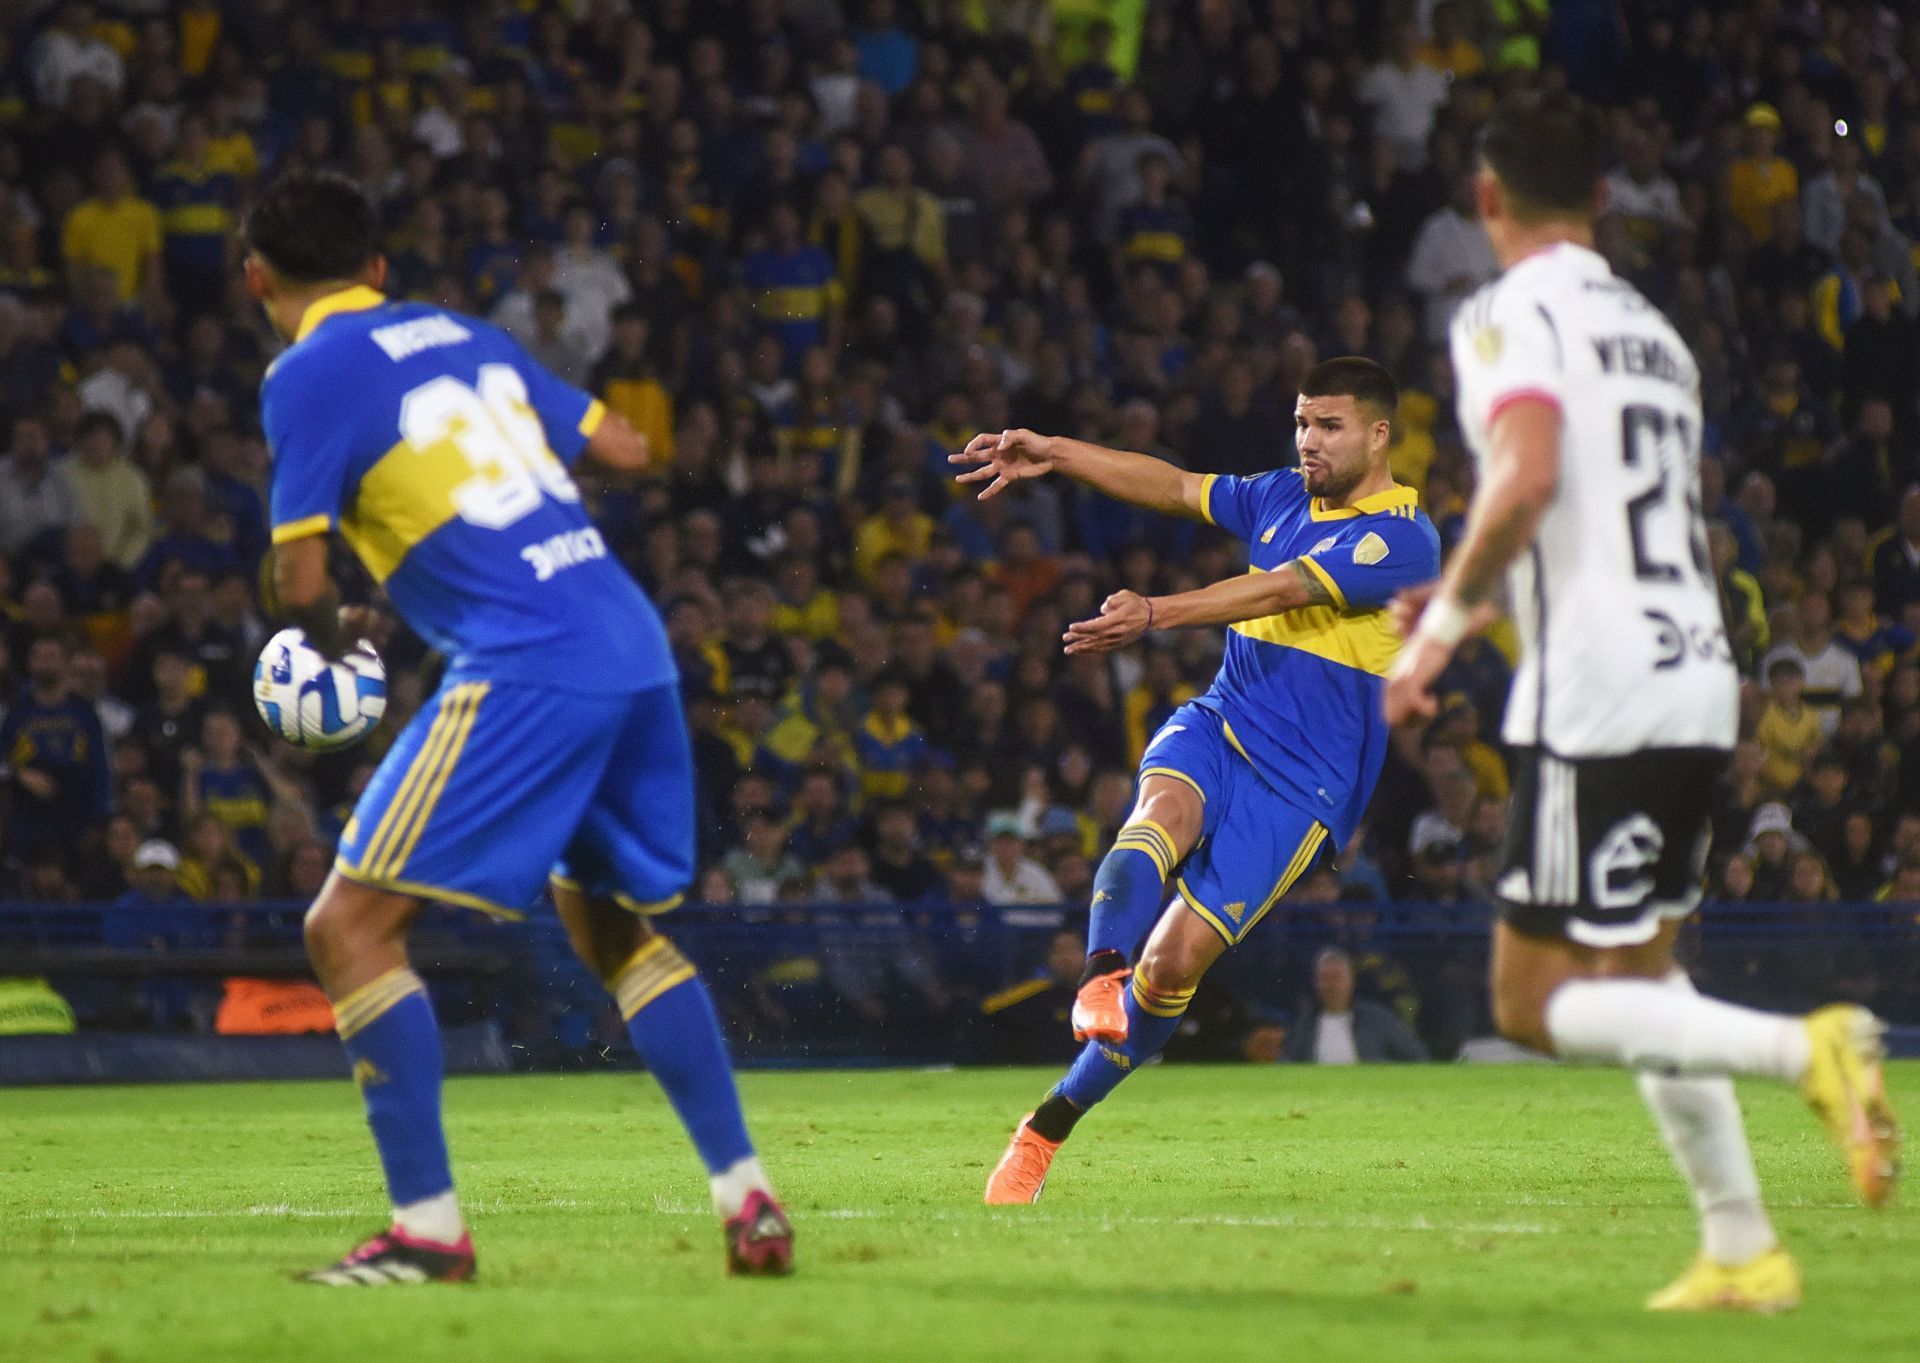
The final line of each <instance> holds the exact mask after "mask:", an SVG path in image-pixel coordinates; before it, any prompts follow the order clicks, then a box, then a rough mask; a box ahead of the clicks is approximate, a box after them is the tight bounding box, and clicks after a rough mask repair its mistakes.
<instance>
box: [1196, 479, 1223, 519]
mask: <svg viewBox="0 0 1920 1363" xmlns="http://www.w3.org/2000/svg"><path fill="white" fill-rule="evenodd" d="M1219 481H1220V475H1219V474H1217V473H1209V474H1208V475H1207V476H1206V477H1204V478H1202V479H1201V480H1200V515H1201V516H1202V517H1203V518H1204V519H1205V520H1206V522H1207V524H1208V525H1218V524H1220V522H1219V521H1216V520H1215V519H1214V518H1213V485H1214V484H1215V483H1217V482H1219Z"/></svg>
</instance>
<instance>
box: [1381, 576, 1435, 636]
mask: <svg viewBox="0 0 1920 1363" xmlns="http://www.w3.org/2000/svg"><path fill="white" fill-rule="evenodd" d="M1439 587H1440V584H1439V583H1438V582H1427V583H1423V584H1422V585H1420V586H1418V587H1406V588H1403V589H1402V590H1401V591H1398V592H1396V593H1394V597H1393V604H1392V605H1390V606H1388V607H1387V613H1388V615H1390V616H1391V617H1392V618H1393V627H1394V628H1395V629H1397V630H1399V631H1400V637H1401V638H1402V639H1411V638H1412V637H1413V630H1414V626H1416V625H1418V624H1419V623H1420V612H1421V611H1423V610H1425V609H1426V608H1427V602H1429V601H1431V600H1433V594H1434V592H1435V591H1437V590H1439Z"/></svg>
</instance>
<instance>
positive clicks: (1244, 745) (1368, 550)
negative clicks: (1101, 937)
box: [1128, 469, 1440, 942]
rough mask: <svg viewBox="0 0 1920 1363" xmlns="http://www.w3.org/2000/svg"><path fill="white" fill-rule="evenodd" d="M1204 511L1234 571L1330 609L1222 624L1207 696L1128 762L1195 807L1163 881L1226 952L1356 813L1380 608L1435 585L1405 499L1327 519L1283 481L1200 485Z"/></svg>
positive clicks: (1425, 526) (1382, 725) (1272, 477)
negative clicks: (1243, 563) (1234, 554)
mask: <svg viewBox="0 0 1920 1363" xmlns="http://www.w3.org/2000/svg"><path fill="white" fill-rule="evenodd" d="M1203 505H1204V508H1205V511H1206V515H1207V519H1208V520H1209V521H1210V522H1212V523H1213V524H1215V525H1217V526H1219V527H1220V528H1221V529H1223V530H1226V531H1228V532H1230V533H1231V534H1233V535H1235V536H1236V537H1238V538H1239V539H1242V540H1244V541H1246V543H1247V549H1248V559H1249V563H1250V568H1249V571H1251V572H1256V573H1263V572H1273V571H1275V570H1277V569H1281V568H1283V567H1284V566H1285V565H1286V564H1287V563H1288V562H1290V561H1291V560H1293V559H1296V558H1297V559H1301V560H1303V561H1304V562H1305V563H1306V565H1307V567H1308V570H1309V571H1311V572H1312V573H1313V575H1314V576H1315V577H1316V578H1317V579H1319V581H1320V583H1321V584H1322V585H1323V586H1324V587H1325V588H1326V589H1327V593H1328V595H1329V596H1331V597H1332V604H1330V605H1326V606H1307V607H1302V608H1300V609H1297V610H1290V611H1285V612H1282V613H1281V614H1278V615H1271V616H1267V617H1265V618H1264V619H1258V620H1249V621H1246V622H1243V623H1241V624H1237V625H1234V626H1233V627H1232V628H1231V629H1230V630H1229V632H1228V634H1227V651H1226V657H1225V659H1224V661H1223V662H1222V663H1221V666H1220V672H1219V675H1218V676H1216V677H1215V678H1214V682H1213V686H1212V687H1211V688H1210V689H1209V690H1207V691H1206V693H1205V694H1203V695H1200V696H1196V697H1195V698H1194V699H1193V700H1190V701H1188V702H1187V703H1186V704H1185V705H1183V706H1181V707H1180V708H1179V709H1178V710H1176V711H1174V712H1173V714H1172V715H1171V716H1169V717H1168V719H1167V722H1166V723H1165V724H1163V725H1162V726H1161V727H1160V731H1159V733H1157V734H1156V735H1155V736H1154V739H1153V741H1152V742H1151V743H1150V744H1148V745H1147V750H1146V753H1145V755H1144V756H1143V757H1142V759H1141V763H1140V775H1141V776H1142V777H1143V778H1144V777H1146V776H1149V775H1153V774H1156V773H1157V774H1160V775H1164V776H1170V777H1172V778H1174V779H1176V780H1179V781H1184V782H1185V783H1186V784H1188V785H1190V786H1192V787H1193V788H1194V789H1195V790H1196V791H1197V792H1198V793H1199V794H1200V796H1201V799H1202V801H1203V804H1202V811H1203V812H1202V831H1201V838H1200V842H1199V845H1198V846H1197V847H1196V848H1195V850H1194V851H1193V853H1192V854H1191V855H1190V856H1189V857H1188V858H1187V861H1186V864H1185V866H1184V867H1183V868H1182V869H1181V873H1180V875H1179V877H1178V883H1179V886H1180V890H1181V893H1182V895H1183V897H1184V898H1185V899H1186V901H1187V902H1188V904H1190V905H1191V906H1192V907H1193V909H1194V910H1195V911H1196V912H1197V913H1199V914H1200V916H1201V917H1202V918H1205V919H1206V920H1207V921H1208V922H1209V923H1211V924H1212V925H1213V927H1214V928H1215V929H1216V930H1217V931H1218V932H1219V933H1220V934H1221V935H1222V936H1224V937H1225V938H1226V939H1227V940H1228V941H1229V942H1237V941H1239V940H1240V939H1241V938H1242V937H1244V936H1245V935H1246V932H1247V930H1248V929H1250V928H1251V927H1252V926H1253V924H1254V923H1255V922H1257V921H1259V919H1260V917H1261V915H1262V914H1264V913H1266V912H1267V911H1268V910H1269V909H1271V908H1272V906H1273V904H1274V903H1275V902H1277V901H1278V900H1279V898H1280V896H1281V895H1283V894H1284V893H1285V892H1286V890H1287V888H1288V887H1289V886H1291V885H1292V883H1293V882H1294V881H1295V880H1297V879H1298V878H1299V877H1300V875H1302V874H1303V873H1304V872H1305V871H1306V870H1307V868H1308V867H1310V866H1311V865H1312V864H1313V862H1314V860H1315V859H1316V858H1317V857H1318V856H1319V855H1320V854H1321V853H1322V851H1326V850H1332V849H1336V848H1338V847H1340V846H1341V845H1343V844H1344V843H1345V842H1346V840H1347V838H1348V837H1349V836H1351V834H1352V832H1353V829H1354V827H1355V825H1356V824H1358V823H1359V821H1360V818H1361V815H1362V814H1363V813H1364V812H1365V810H1366V806H1367V801H1368V800H1369V799H1370V798H1372V795H1373V787H1374V783H1375V782H1376V781H1377V780H1378V779H1379V776H1380V766H1381V763H1382V762H1383V761H1384V760H1385V759H1386V750H1387V726H1386V722H1385V720H1384V719H1382V717H1381V711H1380V693H1381V688H1382V686H1383V685H1384V678H1385V676H1386V672H1387V669H1388V668H1389V667H1390V666H1391V665H1392V663H1393V659H1394V657H1395V655H1396V654H1397V653H1398V651H1399V647H1400V639H1399V635H1398V632H1397V631H1396V630H1395V629H1394V626H1393V622H1392V620H1391V619H1390V618H1389V617H1388V615H1387V610H1386V606H1387V603H1388V602H1389V601H1391V600H1392V598H1393V595H1394V593H1395V592H1398V591H1399V590H1401V589H1402V588H1403V587H1410V586H1414V585H1416V584H1418V583H1422V582H1428V581H1431V580H1432V579H1433V578H1435V577H1437V576H1438V575H1439V572H1440V537H1439V535H1438V534H1437V533H1436V532H1435V530H1434V528H1433V524H1432V522H1430V521H1429V520H1428V519H1427V517H1426V514H1425V513H1424V512H1422V511H1421V510H1420V508H1419V506H1418V504H1417V499H1416V497H1415V495H1414V492H1413V489H1411V488H1405V487H1394V488H1391V489H1389V490H1387V491H1386V492H1382V493H1378V494H1376V495H1374V496H1372V497H1368V498H1365V499H1363V500H1362V501H1361V502H1359V503H1358V504H1356V505H1355V506H1353V507H1350V508H1330V507H1327V506H1325V505H1324V504H1323V503H1322V502H1321V501H1320V500H1319V499H1318V498H1315V497H1310V496H1309V495H1308V494H1307V490H1306V484H1305V481H1304V480H1303V479H1302V477H1301V475H1300V473H1299V472H1298V471H1297V470H1294V469H1281V470H1276V471H1274V472H1272V473H1264V474H1260V475H1258V476H1256V477H1253V478H1231V477H1221V476H1213V477H1209V478H1208V479H1207V481H1206V484H1205V501H1204V503H1203ZM1133 828H1134V826H1131V825H1130V826H1129V830H1128V831H1129V832H1130V833H1131V832H1132V831H1133Z"/></svg>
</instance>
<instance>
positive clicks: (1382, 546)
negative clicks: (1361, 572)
mask: <svg viewBox="0 0 1920 1363" xmlns="http://www.w3.org/2000/svg"><path fill="white" fill-rule="evenodd" d="M1386 556H1387V542H1386V541H1385V540H1383V539H1381V538H1380V536H1379V535H1378V534H1376V533H1375V532H1374V531H1372V530H1369V531H1367V533H1366V534H1364V535H1362V536H1361V537H1360V542H1359V543H1358V544H1356V545H1354V546H1353V561H1354V562H1355V563H1357V564H1359V565H1360V566H1361V567H1362V568H1365V567H1369V566H1371V565H1372V564H1375V563H1378V562H1380V560H1381V559H1383V558H1385V557H1386Z"/></svg>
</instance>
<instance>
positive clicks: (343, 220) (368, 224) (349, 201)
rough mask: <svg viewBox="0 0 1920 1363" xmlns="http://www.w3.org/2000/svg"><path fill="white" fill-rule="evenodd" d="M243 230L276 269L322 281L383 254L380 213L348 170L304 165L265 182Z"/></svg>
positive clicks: (294, 278)
mask: <svg viewBox="0 0 1920 1363" xmlns="http://www.w3.org/2000/svg"><path fill="white" fill-rule="evenodd" d="M240 235H241V238H242V240H244V241H245V242H246V245H247V249H248V250H249V251H252V252H253V253H254V254H255V255H257V256H259V257H260V258H261V259H262V260H264V261H266V263H267V264H268V265H270V266H271V267H272V268H273V271H274V273H275V274H278V275H280V276H282V277H283V278H285V279H287V280H288V281H289V282H291V283H295V284H318V283H320V282H322V281H324V280H329V279H349V278H351V277H353V276H354V275H356V274H358V273H360V271H361V270H362V269H364V268H365V267H366V264H367V262H368V261H369V260H372V259H373V258H374V256H375V255H377V254H379V251H380V215H379V213H378V212H377V211H376V210H375V209H374V206H373V203H372V201H371V200H369V199H368V198H367V196H366V195H365V194H364V193H362V192H361V190H360V187H359V186H358V185H356V184H354V182H353V181H351V180H349V179H347V177H346V176H344V175H336V174H334V173H332V172H331V171H312V172H306V171H302V172H296V173H294V174H291V175H287V176H285V177H283V178H281V179H279V180H276V181H274V182H273V183H272V184H270V185H268V186H267V188H266V190H265V191H264V192H263V193H262V194H261V195H260V198H259V199H258V200H257V201H256V202H255V203H254V205H253V207H252V208H251V209H250V210H248V212H247V217H246V221H245V222H244V223H242V224H241V227H240Z"/></svg>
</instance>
